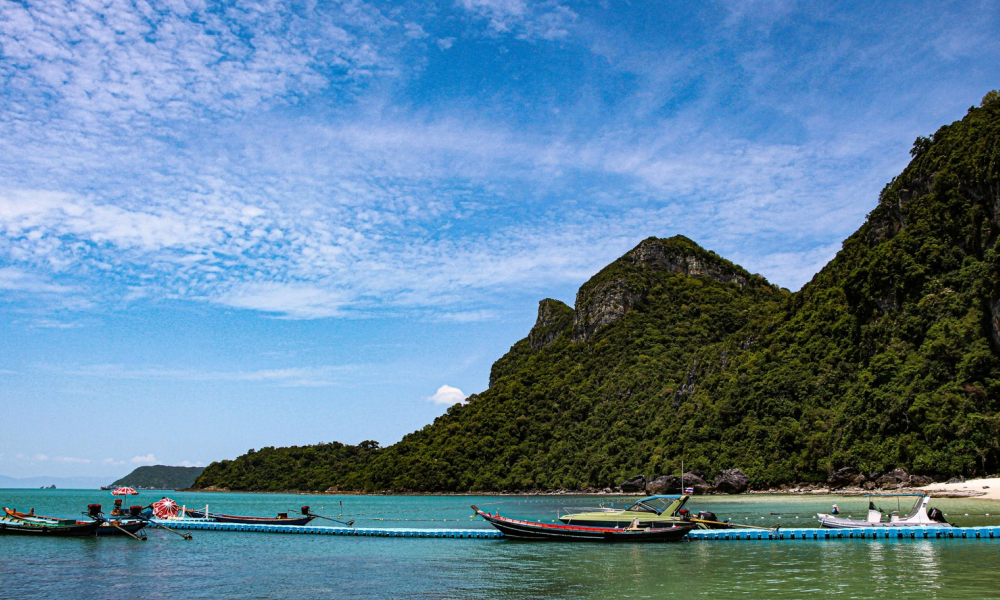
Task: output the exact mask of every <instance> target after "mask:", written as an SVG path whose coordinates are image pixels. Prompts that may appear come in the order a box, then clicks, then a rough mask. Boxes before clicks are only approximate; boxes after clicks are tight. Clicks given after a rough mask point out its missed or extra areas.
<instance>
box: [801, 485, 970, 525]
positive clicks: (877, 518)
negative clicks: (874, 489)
mask: <svg viewBox="0 0 1000 600" xmlns="http://www.w3.org/2000/svg"><path fill="white" fill-rule="evenodd" d="M865 498H868V517H867V518H866V519H851V518H844V517H840V516H837V515H830V514H823V513H818V514H817V515H816V518H817V519H819V524H820V526H821V527H833V528H837V529H848V528H859V527H951V526H952V525H951V523H949V522H947V521H946V520H945V519H944V514H943V513H942V512H941V511H940V510H939V509H937V508H930V509H928V507H927V505H928V504H929V503H930V501H931V497H930V496H928V495H927V494H923V493H919V494H868V495H866V496H865ZM891 498H895V499H896V502H897V509H896V510H893V511H889V512H886V511H885V510H884V509H882V508H880V507H879V506H877V505H876V504H875V502H876V499H882V500H881V502H883V503H884V502H885V501H887V500H889V499H891ZM902 498H916V502H915V503H914V505H913V508H912V509H911V510H910V512H908V513H906V514H905V515H903V514H900V509H899V502H900V500H901V499H902Z"/></svg>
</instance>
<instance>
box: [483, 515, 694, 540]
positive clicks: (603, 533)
mask: <svg viewBox="0 0 1000 600" xmlns="http://www.w3.org/2000/svg"><path fill="white" fill-rule="evenodd" d="M473 510H475V511H476V514H478V515H479V516H480V517H482V518H484V519H486V521H488V522H489V523H490V524H491V525H493V526H494V527H496V528H497V529H498V530H500V531H501V532H502V533H503V534H504V536H506V537H510V538H514V539H524V540H549V541H562V542H677V541H680V540H682V539H683V538H684V537H685V536H687V534H688V532H690V531H691V530H692V529H694V525H690V524H689V525H677V526H672V527H663V528H645V529H643V528H639V529H617V528H611V527H586V526H582V525H555V524H551V523H538V522H533V521H522V520H520V519H510V518H508V517H501V516H496V515H491V514H489V513H485V512H483V511H481V510H479V509H478V508H476V507H473Z"/></svg>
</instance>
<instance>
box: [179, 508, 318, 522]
mask: <svg viewBox="0 0 1000 600" xmlns="http://www.w3.org/2000/svg"><path fill="white" fill-rule="evenodd" d="M184 516H185V517H191V518H194V519H212V520H214V521H215V522H217V523H243V524H245V525H307V524H308V523H309V521H312V520H313V517H312V516H306V517H300V518H297V519H280V518H277V517H245V516H240V515H224V514H221V513H208V514H205V511H203V510H192V509H190V508H186V509H184Z"/></svg>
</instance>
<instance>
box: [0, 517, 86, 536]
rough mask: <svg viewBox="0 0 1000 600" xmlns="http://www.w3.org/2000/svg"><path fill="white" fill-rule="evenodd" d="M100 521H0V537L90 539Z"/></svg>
mask: <svg viewBox="0 0 1000 600" xmlns="http://www.w3.org/2000/svg"><path fill="white" fill-rule="evenodd" d="M100 526H101V521H92V522H90V523H78V524H73V525H53V524H50V523H31V522H28V521H19V520H17V519H0V535H31V536H35V537H91V536H94V535H96V534H97V528H98V527H100Z"/></svg>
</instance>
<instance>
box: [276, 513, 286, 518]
mask: <svg viewBox="0 0 1000 600" xmlns="http://www.w3.org/2000/svg"><path fill="white" fill-rule="evenodd" d="M278 518H279V519H287V518H288V513H278Z"/></svg>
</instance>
